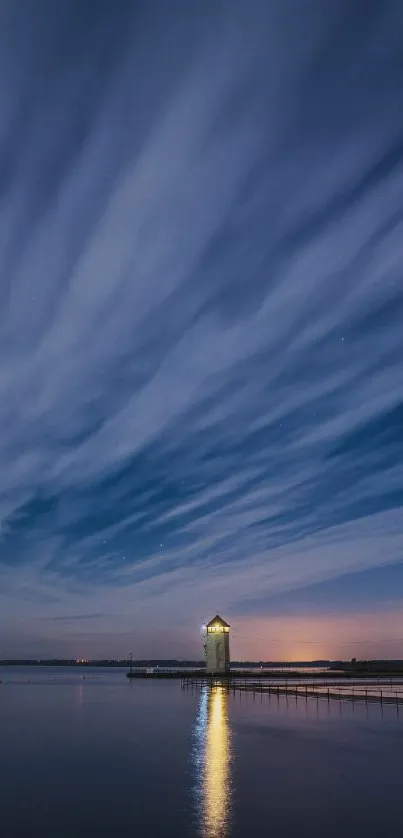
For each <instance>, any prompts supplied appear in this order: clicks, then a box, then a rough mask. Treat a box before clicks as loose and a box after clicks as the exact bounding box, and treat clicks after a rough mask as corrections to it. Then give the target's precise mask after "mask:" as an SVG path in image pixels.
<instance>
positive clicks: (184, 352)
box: [0, 0, 403, 659]
mask: <svg viewBox="0 0 403 838" xmlns="http://www.w3.org/2000/svg"><path fill="white" fill-rule="evenodd" d="M402 39H403V6H402V3H401V0H384V2H379V0H374V1H373V0H356V2H351V0H328V2H323V0H266V2H265V1H264V0H261V2H254V0H248V2H246V0H240V1H238V0H228V2H226V1H225V0H221V2H220V0H211V2H210V0H203V2H198V0H195V2H189V0H173V2H169V3H167V2H164V0H160V2H152V0H151V2H150V0H144V2H136V0H130V2H126V0H119V2H111V0H97V2H93V0H57V2H55V0H36V2H35V3H30V2H27V0H5V2H3V3H2V4H1V9H0V56H1V59H0V60H1V70H2V71H1V74H0V85H1V93H0V131H1V134H0V148H1V156H0V188H1V197H2V201H1V206H0V212H1V214H0V242H1V246H0V265H1V285H0V519H1V526H0V657H3V656H7V655H10V656H11V655H35V656H37V655H60V656H69V657H70V656H73V657H76V656H94V657H95V656H121V657H123V656H125V655H127V654H128V653H129V652H130V651H132V652H133V655H134V656H135V657H140V656H155V657H163V656H169V657H174V656H178V657H186V656H200V654H201V640H200V625H201V623H203V621H204V620H206V619H208V618H210V617H212V616H213V615H214V614H215V613H216V612H217V611H218V612H220V613H222V615H223V616H224V617H225V618H226V619H228V621H229V622H230V623H231V624H232V625H233V635H232V650H233V656H234V657H238V658H241V657H244V658H246V657H250V658H266V659H270V658H271V659H279V658H294V659H298V658H300V659H303V658H305V659H306V658H320V657H338V656H343V657H351V656H352V655H356V656H357V657H359V656H372V657H376V656H378V657H382V656H388V655H390V656H395V657H403V510H402V504H403V456H402V455H403V434H402V425H403V328H402V320H403V278H402V259H403V223H402V219H403V198H402V196H403V109H402V101H401V91H402V89H403V53H402Z"/></svg>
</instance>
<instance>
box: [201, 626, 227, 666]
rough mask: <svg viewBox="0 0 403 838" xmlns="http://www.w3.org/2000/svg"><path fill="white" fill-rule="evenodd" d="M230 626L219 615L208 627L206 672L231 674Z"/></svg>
mask: <svg viewBox="0 0 403 838" xmlns="http://www.w3.org/2000/svg"><path fill="white" fill-rule="evenodd" d="M230 628H231V627H230V626H229V625H228V623H226V622H225V620H223V619H222V617H220V616H219V615H218V614H217V616H216V617H214V619H213V620H210V622H209V623H207V626H206V638H205V650H206V670H207V672H210V673H211V674H215V673H221V672H229V668H230V658H229V632H230Z"/></svg>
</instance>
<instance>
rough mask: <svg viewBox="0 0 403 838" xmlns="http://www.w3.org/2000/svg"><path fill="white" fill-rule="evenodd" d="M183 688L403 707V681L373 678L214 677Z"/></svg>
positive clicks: (188, 680) (192, 681) (184, 683)
mask: <svg viewBox="0 0 403 838" xmlns="http://www.w3.org/2000/svg"><path fill="white" fill-rule="evenodd" d="M181 685H182V688H183V689H186V688H198V689H200V688H201V687H202V686H209V687H210V688H214V687H221V688H223V689H225V690H226V691H227V692H229V693H231V692H232V693H235V692H249V693H252V694H254V695H256V694H264V693H265V694H266V695H276V696H278V697H280V696H287V697H289V696H292V697H294V698H295V700H296V701H298V699H304V700H305V701H307V700H308V699H310V698H315V699H317V700H318V701H319V700H322V701H323V700H324V701H328V702H330V701H335V700H336V701H353V702H356V701H359V702H364V703H366V704H369V703H377V704H394V705H398V706H399V705H401V704H403V682H402V679H399V681H394V680H393V679H391V678H388V679H386V678H385V679H381V678H379V679H376V681H375V679H371V681H367V682H365V681H364V679H359V681H358V682H354V683H351V681H350V680H346V681H341V680H340V681H339V682H338V683H335V682H334V681H333V680H332V681H329V680H328V679H323V680H322V681H312V680H310V681H309V682H308V681H305V680H304V681H303V682H302V681H301V682H299V683H289V682H288V683H287V680H286V679H284V682H280V681H278V683H270V681H267V680H266V679H265V680H263V679H259V680H255V681H250V680H249V679H237V678H235V677H234V678H232V679H230V680H229V679H228V678H226V679H223V678H218V677H210V678H207V677H206V678H204V679H202V678H193V677H183V678H182V681H181Z"/></svg>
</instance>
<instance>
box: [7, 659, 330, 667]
mask: <svg viewBox="0 0 403 838" xmlns="http://www.w3.org/2000/svg"><path fill="white" fill-rule="evenodd" d="M131 664H132V666H133V667H136V668H140V669H141V668H143V667H153V668H159V667H161V668H162V669H164V668H170V669H172V668H175V669H203V668H204V666H205V662H204V661H203V660H200V661H194V660H193V661H192V660H189V661H183V660H174V659H170V660H162V659H158V660H151V659H150V660H147V659H141V660H133V661H132V662H131V661H130V660H129V659H124V660H105V659H101V660H70V659H67V660H62V659H59V658H56V659H54V658H50V659H46V658H44V659H35V660H33V659H29V658H26V659H24V658H5V659H4V660H0V666H72V667H81V668H82V667H84V666H109V667H112V666H116V667H128V666H130V665H131ZM331 665H332V662H331V661H306V662H302V661H298V662H297V663H296V662H291V663H290V662H288V661H233V662H232V663H231V666H232V667H234V668H237V669H238V668H243V669H261V668H262V667H263V668H264V669H281V668H282V667H287V668H288V669H299V668H301V667H312V668H319V667H328V666H331Z"/></svg>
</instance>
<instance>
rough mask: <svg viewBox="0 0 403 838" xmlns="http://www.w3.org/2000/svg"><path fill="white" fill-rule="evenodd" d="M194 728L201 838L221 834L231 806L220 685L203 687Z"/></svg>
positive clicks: (224, 704) (225, 702)
mask: <svg viewBox="0 0 403 838" xmlns="http://www.w3.org/2000/svg"><path fill="white" fill-rule="evenodd" d="M195 732H196V750H195V764H196V769H197V774H198V777H197V796H198V815H199V821H200V827H201V832H202V835H203V836H204V838H225V836H227V835H228V832H229V815H230V809H231V732H230V727H229V724H228V693H227V691H226V689H225V688H224V687H220V686H217V687H212V688H209V687H204V688H203V690H202V692H201V696H200V702H199V712H198V716H197V721H196V728H195Z"/></svg>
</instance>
